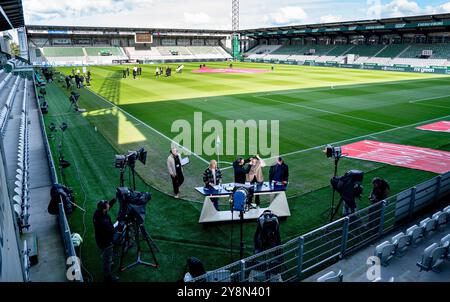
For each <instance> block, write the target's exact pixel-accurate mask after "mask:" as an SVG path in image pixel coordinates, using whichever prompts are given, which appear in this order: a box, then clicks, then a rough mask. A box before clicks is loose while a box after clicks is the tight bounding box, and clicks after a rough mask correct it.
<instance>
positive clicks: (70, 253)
mask: <svg viewBox="0 0 450 302" xmlns="http://www.w3.org/2000/svg"><path fill="white" fill-rule="evenodd" d="M33 84H34V90H35V96H36V97H35V100H36V105H37V108H40V107H41V104H40V103H39V98H38V92H37V89H36V87H37V86H36V77H33ZM38 114H39V125H40V127H41V131H42V134H43V136H44V147H45V153H46V154H47V161H48V168H49V171H50V178H51V180H52V184H57V183H58V174H57V173H56V166H55V162H54V161H53V156H52V153H51V149H50V144H49V142H48V136H47V131H46V128H45V122H44V116H43V114H42V112H41V110H38ZM58 224H59V229H60V233H61V238H62V240H63V244H64V252H65V254H66V258H67V259H68V260H69V259H76V257H77V254H76V252H75V247H74V245H73V242H72V239H71V238H72V233H71V230H70V226H69V223H68V221H67V216H66V213H65V211H64V205H63V202H62V200H61V201H60V203H59V214H58ZM71 266H72V264H71V263H70V261H67V262H66V267H67V268H68V269H69V268H70V267H71ZM77 269H80V268H79V267H78V264H76V268H75V270H77ZM79 276H81V277H80V278H79V279H74V280H73V281H74V282H84V280H83V276H82V274H81V273H80V274H79Z"/></svg>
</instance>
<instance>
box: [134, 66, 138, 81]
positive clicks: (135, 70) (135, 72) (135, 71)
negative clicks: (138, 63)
mask: <svg viewBox="0 0 450 302" xmlns="http://www.w3.org/2000/svg"><path fill="white" fill-rule="evenodd" d="M136 75H137V69H135V68H133V79H134V80H136Z"/></svg>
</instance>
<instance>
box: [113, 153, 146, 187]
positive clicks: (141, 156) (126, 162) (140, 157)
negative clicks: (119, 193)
mask: <svg viewBox="0 0 450 302" xmlns="http://www.w3.org/2000/svg"><path fill="white" fill-rule="evenodd" d="M147 154H148V152H147V151H146V150H145V149H144V148H140V149H139V150H137V151H128V153H127V154H124V155H116V157H115V161H114V167H115V168H117V169H120V181H119V186H120V187H124V186H125V169H126V168H127V167H129V168H130V169H131V172H132V176H133V190H136V172H135V168H136V162H137V161H139V162H141V163H142V164H143V165H145V164H146V163H147Z"/></svg>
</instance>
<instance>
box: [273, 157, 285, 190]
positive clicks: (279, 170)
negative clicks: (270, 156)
mask: <svg viewBox="0 0 450 302" xmlns="http://www.w3.org/2000/svg"><path fill="white" fill-rule="evenodd" d="M269 182H270V185H271V186H286V185H287V184H288V182H289V167H288V165H286V164H285V163H284V160H283V158H282V157H278V159H277V162H276V163H275V165H273V166H271V167H270V172H269Z"/></svg>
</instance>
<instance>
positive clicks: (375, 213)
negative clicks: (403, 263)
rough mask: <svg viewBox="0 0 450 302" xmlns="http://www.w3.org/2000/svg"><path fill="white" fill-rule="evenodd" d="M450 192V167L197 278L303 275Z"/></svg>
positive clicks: (265, 279)
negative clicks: (425, 179) (427, 178)
mask: <svg viewBox="0 0 450 302" xmlns="http://www.w3.org/2000/svg"><path fill="white" fill-rule="evenodd" d="M448 194H450V172H447V173H446V174H443V175H440V176H437V177H435V178H433V179H431V180H429V181H426V182H424V183H422V184H419V185H417V186H415V187H413V188H410V189H408V190H405V191H403V192H401V193H399V194H397V195H394V196H392V197H390V198H388V199H386V200H384V201H381V202H379V203H377V204H374V205H372V206H370V207H367V208H365V209H362V210H359V211H357V212H356V213H354V214H352V215H350V216H347V217H343V218H340V219H338V220H336V221H334V222H332V223H330V224H327V225H324V226H322V227H320V228H318V229H316V230H313V231H311V232H309V233H307V234H304V235H302V236H299V237H297V238H294V239H292V240H289V241H288V242H286V243H285V244H283V245H280V246H278V247H275V248H272V249H270V250H267V251H264V252H262V253H259V254H256V255H253V256H250V257H248V258H245V259H242V260H240V261H237V262H234V263H231V264H229V265H227V266H224V267H222V268H219V269H216V270H214V271H210V272H207V273H206V274H205V275H202V276H200V277H197V278H195V279H193V280H192V282H289V281H301V280H303V279H305V278H306V277H308V276H310V275H312V274H314V273H316V272H318V271H320V270H322V269H325V268H326V267H327V266H329V265H331V264H332V263H334V262H336V261H338V260H340V259H342V258H344V257H345V256H347V255H349V254H350V253H353V252H355V251H357V250H359V249H361V248H364V247H366V246H367V245H369V244H370V243H372V242H374V241H376V240H378V239H379V238H380V237H382V236H384V235H386V234H387V233H389V232H391V231H393V230H394V229H396V228H398V227H400V226H401V225H402V224H403V223H404V222H405V221H408V220H411V218H413V215H414V214H416V213H418V212H419V211H420V210H422V209H423V208H425V207H426V206H429V205H432V204H433V203H436V202H437V201H438V200H440V199H441V198H443V197H445V196H447V195H448Z"/></svg>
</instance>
